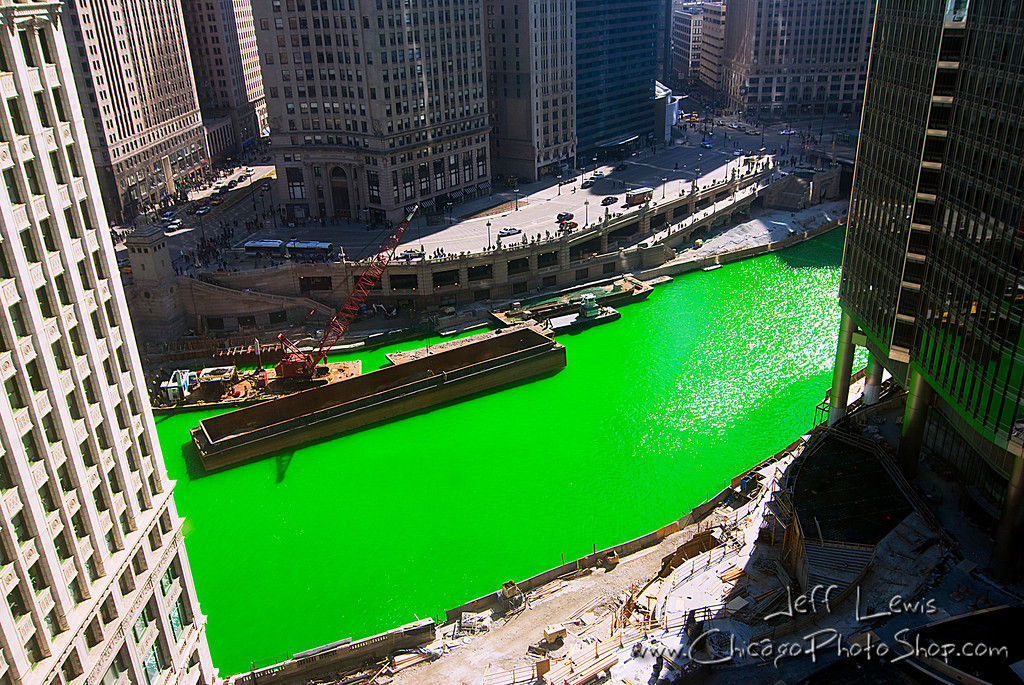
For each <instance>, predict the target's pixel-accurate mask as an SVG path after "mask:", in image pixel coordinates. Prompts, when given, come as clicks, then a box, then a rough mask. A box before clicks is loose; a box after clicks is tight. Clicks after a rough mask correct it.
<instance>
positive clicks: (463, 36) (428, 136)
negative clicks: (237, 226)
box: [253, 0, 491, 222]
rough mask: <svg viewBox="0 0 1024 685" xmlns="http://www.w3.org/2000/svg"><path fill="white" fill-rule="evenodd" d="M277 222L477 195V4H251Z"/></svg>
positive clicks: (438, 208)
mask: <svg viewBox="0 0 1024 685" xmlns="http://www.w3.org/2000/svg"><path fill="white" fill-rule="evenodd" d="M253 17H254V19H255V21H256V38H257V44H258V46H259V52H260V62H261V69H262V72H263V82H264V88H265V92H266V97H267V111H268V115H269V119H270V129H271V145H272V149H273V154H274V163H275V165H276V167H277V178H278V183H277V192H278V193H279V195H278V197H277V204H278V205H279V206H280V207H282V211H283V212H284V214H285V217H286V218H289V217H291V218H303V217H307V216H312V217H334V218H341V219H360V220H366V221H371V222H379V221H384V220H389V221H394V222H397V221H399V220H400V219H401V218H402V216H403V215H404V213H405V208H406V207H408V206H410V205H412V204H413V203H415V202H418V203H420V204H421V207H422V208H423V211H424V213H426V214H431V213H435V214H439V213H441V212H442V211H444V210H445V209H446V208H448V206H449V205H453V204H456V203H458V202H460V201H461V200H463V199H464V198H465V197H466V196H467V195H469V196H475V195H477V194H479V193H483V192H487V191H488V189H489V187H490V171H491V169H490V158H489V142H488V131H489V128H490V122H489V120H488V110H487V93H486V82H485V76H484V75H485V66H484V29H483V26H484V16H483V0H415V1H414V0H409V2H407V3H402V2H397V1H396V0H379V1H377V0H349V2H347V3H344V4H342V3H338V2H333V1H331V2H329V1H328V0H254V2H253Z"/></svg>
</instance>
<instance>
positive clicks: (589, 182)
mask: <svg viewBox="0 0 1024 685" xmlns="http://www.w3.org/2000/svg"><path fill="white" fill-rule="evenodd" d="M593 185H594V179H592V178H588V179H587V180H586V181H584V182H583V183H581V184H580V187H581V188H590V187H591V186H593Z"/></svg>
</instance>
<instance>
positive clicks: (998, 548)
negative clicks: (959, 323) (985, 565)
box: [991, 457, 1024, 580]
mask: <svg viewBox="0 0 1024 685" xmlns="http://www.w3.org/2000/svg"><path fill="white" fill-rule="evenodd" d="M1022 503H1024V459H1022V458H1021V457H1016V458H1014V460H1013V473H1011V474H1010V482H1009V483H1008V484H1007V485H1006V496H1005V497H1004V498H1003V514H1002V516H1000V517H999V525H998V526H997V527H996V544H995V549H994V550H992V563H991V566H992V570H993V572H994V573H995V575H996V577H998V578H1001V579H1004V580H1008V579H1011V578H1013V576H1014V575H1015V573H1014V572H1015V570H1016V569H1015V568H1014V566H1015V564H1014V557H1015V556H1016V554H1015V552H1016V546H1015V545H1014V540H1015V538H1016V537H1017V536H1016V532H1017V521H1018V520H1019V519H1020V514H1021V504H1022Z"/></svg>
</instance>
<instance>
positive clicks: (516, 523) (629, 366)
mask: <svg viewBox="0 0 1024 685" xmlns="http://www.w3.org/2000/svg"><path fill="white" fill-rule="evenodd" d="M842 238H843V236H842V233H841V232H840V231H838V230H837V231H833V232H832V233H830V234H827V235H825V236H822V237H820V238H816V239H814V240H812V241H810V242H807V243H804V244H802V245H799V246H796V247H794V248H790V249H788V250H786V251H784V252H780V253H777V254H772V255H766V256H762V257H758V258H756V259H751V260H747V261H743V262H739V263H735V264H731V265H728V266H724V267H723V268H721V269H717V270H715V271H710V272H696V273H692V274H687V275H684V276H681V277H678V278H676V279H675V281H674V282H672V283H670V284H667V285H663V286H659V287H658V288H656V289H655V291H654V293H652V295H651V296H650V298H649V299H648V300H647V301H645V302H641V303H636V304H631V305H628V306H626V307H623V308H622V310H621V311H622V318H621V319H620V320H619V321H617V322H614V323H611V324H608V325H604V326H599V327H596V328H592V329H590V330H587V331H585V332H582V333H580V334H577V335H569V336H562V337H560V338H559V341H560V342H561V343H562V344H564V345H565V347H566V352H567V357H568V366H567V367H566V368H565V369H564V370H562V371H561V372H559V373H558V374H556V375H554V376H550V377H548V378H544V379H540V380H536V381H532V382H526V383H523V384H521V385H518V386H515V387H512V388H507V389H504V390H499V391H495V392H492V393H490V394H487V395H485V396H482V397H476V398H473V399H471V400H467V401H463V402H461V403H456V404H453V405H450V406H445V407H441V408H436V409H434V410H432V411H429V412H426V413H423V414H419V415H416V416H411V417H407V418H402V419H400V420H396V421H394V422H392V423H390V424H387V425H382V426H377V427H373V428H370V429H366V430H362V431H360V432H357V433H354V434H350V435H346V436H343V437H339V438H336V439H334V440H331V441H327V442H322V443H319V444H316V445H311V446H307V447H304V448H301V449H298V450H295V451H294V452H293V453H291V454H289V455H284V456H281V455H278V456H272V457H269V458H266V459H264V460H262V461H259V462H256V463H252V464H248V465H246V466H241V467H238V468H234V469H231V470H229V471H226V472H223V473H218V474H215V475H212V476H208V477H202V478H194V479H193V478H190V476H189V473H188V470H187V468H186V465H185V459H184V456H183V450H184V449H185V446H186V445H187V444H188V442H187V441H188V430H189V429H190V428H191V427H193V426H194V425H196V422H197V421H199V419H201V418H203V417H205V416H208V415H210V414H209V413H186V414H179V415H176V416H169V417H157V428H158V429H159V433H160V442H161V445H162V447H163V452H164V458H165V460H166V463H167V470H168V471H169V472H170V476H171V478H173V479H176V480H177V486H176V488H175V491H174V493H175V500H176V501H177V506H178V510H179V512H180V513H181V515H182V516H184V517H186V519H187V522H186V529H185V541H186V545H187V549H188V555H189V559H190V562H191V565H192V572H193V574H194V576H195V583H196V587H197V589H198V593H199V601H200V603H201V605H202V607H203V611H204V613H205V614H207V615H208V616H209V624H208V634H209V641H210V647H211V649H212V651H213V657H214V663H215V664H217V665H218V667H219V668H220V669H221V673H222V674H224V675H227V674H230V673H236V672H238V671H241V670H247V669H248V668H249V665H250V662H251V661H254V662H255V663H256V665H257V666H261V665H266V664H269V663H273V662H275V661H279V660H281V659H284V658H287V657H288V656H289V655H290V654H292V653H294V652H297V651H301V650H305V649H309V648H312V647H315V646H318V645H321V644H324V643H327V642H332V641H335V640H338V639H341V638H343V637H348V636H352V637H354V638H359V637H363V636H366V635H369V634H372V633H375V632H378V631H381V630H385V629H388V628H392V627H395V626H397V625H399V624H402V623H406V622H408V621H412V620H415V618H416V616H417V615H418V616H419V617H420V618H425V617H427V616H434V617H435V618H436V617H439V616H443V614H444V610H445V609H447V608H450V607H453V606H457V605H459V604H461V603H462V602H464V601H467V600H470V599H473V598H475V597H478V596H481V595H483V594H487V593H489V592H493V591H495V590H497V589H498V588H499V587H500V586H501V584H502V583H503V582H504V581H506V580H509V579H515V580H522V579H524V578H527V577H529V576H532V575H534V574H536V573H539V572H540V571H543V570H546V569H548V568H551V567H554V566H557V565H559V564H560V563H561V562H562V556H563V555H564V558H565V559H566V560H571V559H575V558H577V557H579V556H582V555H584V554H587V553H589V552H591V551H592V550H593V547H594V545H595V544H596V545H597V547H598V548H599V549H600V548H602V547H607V546H611V545H614V544H617V543H619V542H623V541H626V540H629V539H631V538H634V537H637V536H639V535H643V534H645V533H647V532H650V531H651V530H654V529H656V528H658V527H660V526H662V525H664V524H666V523H668V522H669V521H671V520H673V519H676V518H678V517H680V516H681V515H683V514H684V513H686V512H688V511H689V510H690V509H691V508H692V507H693V506H695V505H696V504H698V503H699V502H701V501H703V500H704V499H705V498H707V497H708V496H710V495H711V494H713V493H715V492H717V491H718V490H720V489H721V488H722V487H723V486H724V484H726V483H727V482H728V480H729V479H730V478H731V477H732V476H733V475H735V474H736V473H738V472H739V471H742V470H743V469H744V468H746V467H748V466H749V465H751V464H753V463H756V462H757V461H760V460H761V459H764V458H765V457H768V456H770V455H772V454H774V453H775V452H777V451H778V450H779V449H781V448H783V447H785V446H786V445H788V444H789V443H790V442H792V441H793V440H794V439H796V437H798V436H799V435H801V434H802V433H804V432H806V431H807V430H808V429H809V428H810V427H811V424H812V423H813V419H814V407H815V405H816V404H817V403H818V402H819V401H820V400H821V398H822V397H823V396H824V392H825V389H826V388H827V387H828V385H829V383H830V376H831V367H832V355H833V354H834V352H835V345H836V336H837V334H838V327H839V307H838V304H837V292H838V286H839V265H840V261H841V256H842ZM422 344H423V343H422V342H418V343H405V344H403V345H399V346H396V347H395V348H390V349H386V350H378V351H373V352H368V353H364V354H360V355H358V357H357V358H359V359H361V360H362V361H363V370H364V372H365V371H370V370H373V369H376V368H379V367H380V366H381V365H383V364H384V363H385V361H386V360H385V358H384V353H385V352H388V351H391V350H392V349H411V348H414V347H420V346H422Z"/></svg>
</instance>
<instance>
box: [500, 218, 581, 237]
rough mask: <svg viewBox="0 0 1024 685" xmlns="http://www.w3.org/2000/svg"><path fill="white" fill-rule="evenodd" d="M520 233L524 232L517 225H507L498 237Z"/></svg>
mask: <svg viewBox="0 0 1024 685" xmlns="http://www.w3.org/2000/svg"><path fill="white" fill-rule="evenodd" d="M570 216H571V215H570ZM518 233H522V231H521V230H519V229H518V228H516V227H515V226H506V227H505V228H503V229H501V230H500V231H498V237H499V238H507V237H509V236H510V235H516V234H518Z"/></svg>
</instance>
